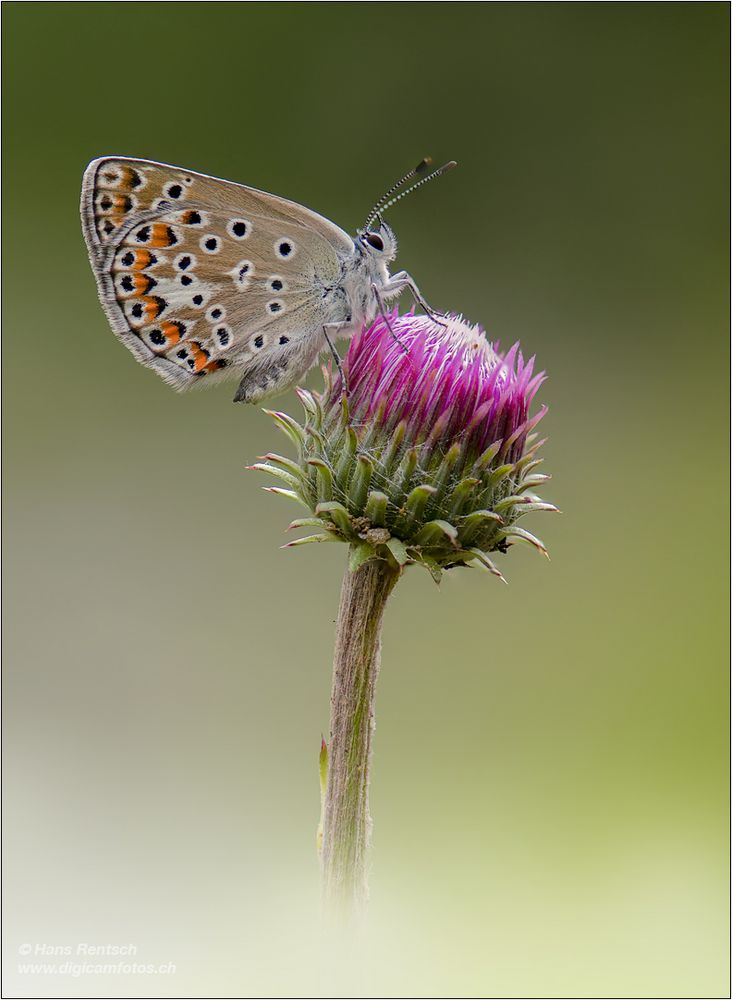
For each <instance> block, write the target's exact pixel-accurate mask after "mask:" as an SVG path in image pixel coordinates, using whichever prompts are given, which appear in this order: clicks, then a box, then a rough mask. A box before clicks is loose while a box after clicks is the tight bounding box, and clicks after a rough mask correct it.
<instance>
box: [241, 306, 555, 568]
mask: <svg viewBox="0 0 732 1000" xmlns="http://www.w3.org/2000/svg"><path fill="white" fill-rule="evenodd" d="M445 322H446V325H443V324H441V323H438V322H436V321H435V320H432V319H430V318H429V317H426V316H425V317H422V316H419V317H418V316H414V315H411V314H410V315H406V316H402V317H398V316H397V315H396V313H393V314H392V315H391V317H390V320H389V324H388V325H387V322H386V321H385V320H384V319H378V320H377V321H376V322H375V323H373V325H372V326H371V327H369V328H368V329H366V330H364V331H363V332H362V333H361V334H360V335H358V336H356V337H355V338H354V339H353V340H352V341H351V345H350V348H349V351H348V355H347V358H346V360H345V364H344V368H345V371H346V373H347V374H346V380H347V392H346V393H344V392H343V386H342V383H341V376H340V374H339V373H335V375H333V373H332V370H331V369H326V370H325V379H326V386H325V391H324V392H323V393H322V394H315V393H310V392H308V391H306V390H304V389H299V390H298V394H299V396H300V399H301V401H302V404H303V408H304V410H305V420H304V422H303V423H302V424H300V423H297V422H296V421H295V420H293V418H292V417H290V416H288V415H287V414H285V413H279V412H274V413H272V416H273V418H274V419H275V420H276V422H277V423H278V424H279V425H280V427H281V428H282V429H283V430H284V431H285V432H286V433H287V434H288V436H289V437H290V438H291V440H292V442H293V443H294V444H295V446H296V448H297V460H296V461H294V462H293V461H292V460H290V459H288V458H283V457H282V456H279V455H273V454H269V455H266V456H265V462H264V463H259V464H257V465H255V466H252V468H255V469H260V470H262V471H266V472H270V473H272V474H273V475H275V476H278V477H279V478H280V479H283V480H284V481H285V483H286V484H287V488H286V489H281V488H271V492H274V493H279V494H280V495H284V496H289V497H291V498H292V499H294V500H298V501H299V502H300V503H302V504H303V505H304V506H305V507H307V508H308V510H309V511H310V513H311V515H312V516H311V517H308V518H301V519H298V520H296V521H293V523H292V525H291V527H293V528H298V527H316V528H318V529H319V530H318V531H317V532H316V533H314V534H310V535H307V536H306V537H304V538H299V539H297V540H296V541H294V542H290V543H289V545H290V546H294V545H303V544H306V543H310V542H321V541H331V540H340V541H343V542H347V543H349V544H350V545H351V556H350V568H351V569H352V570H353V569H356V568H357V567H358V566H359V565H361V564H362V563H363V562H365V561H366V560H368V559H373V558H377V559H383V560H387V561H388V562H390V563H391V564H392V565H394V566H397V567H403V566H405V565H409V564H417V565H421V566H424V567H425V568H426V569H428V570H429V572H430V573H431V574H432V576H433V578H434V579H435V580H436V581H438V582H439V580H440V577H441V574H442V572H443V570H445V569H449V568H452V567H454V566H459V565H463V564H474V565H476V564H477V565H479V566H482V567H483V568H485V569H487V570H489V571H490V572H491V573H493V574H495V575H496V576H499V577H501V573H500V572H499V570H498V569H497V567H496V565H495V562H494V560H493V559H492V558H491V554H493V553H495V552H505V551H506V550H507V549H508V547H509V546H510V545H512V544H514V543H515V542H519V541H521V542H528V543H530V544H531V545H533V546H534V547H535V548H537V549H538V550H539V551H540V552H542V553H544V554H546V549H545V547H544V545H543V543H542V542H541V541H540V540H539V539H538V538H536V537H535V536H534V535H533V534H531V533H530V532H529V531H526V530H525V529H524V528H523V527H520V526H519V525H518V524H517V523H516V522H517V521H518V520H519V518H520V517H522V516H523V515H524V514H527V513H529V512H530V511H540V510H549V511H554V510H556V507H554V506H553V505H552V504H549V503H545V502H544V501H543V500H542V499H541V498H540V497H539V496H537V495H536V493H535V492H534V489H535V488H536V487H538V486H539V485H540V484H542V483H543V482H544V481H545V480H547V479H548V478H549V477H548V476H545V475H541V474H540V473H537V472H536V471H534V470H535V469H536V467H537V465H538V464H539V463H540V461H541V459H538V458H537V457H536V452H537V450H538V448H539V447H540V445H541V444H542V442H541V441H537V440H536V435H535V434H533V430H534V428H535V427H536V425H537V424H538V422H539V421H540V420H541V418H542V417H543V416H544V413H545V412H546V407H542V408H541V409H540V410H539V411H538V412H537V413H536V414H535V415H534V416H530V415H529V409H530V406H531V403H532V400H533V398H534V395H535V394H536V391H537V389H538V388H539V386H540V385H541V383H542V381H543V380H544V374H543V372H540V373H538V374H534V370H533V369H534V359H533V358H532V359H531V360H529V361H528V362H526V361H524V358H523V356H522V354H521V352H520V351H519V349H518V345H517V344H515V345H514V346H513V347H512V348H511V349H510V350H509V351H508V352H507V354H506V355H505V356H502V355H501V354H500V353H499V352H498V350H497V349H496V347H495V346H494V345H492V344H490V343H489V342H488V340H486V338H485V335H484V333H483V331H482V330H481V329H480V328H479V327H475V326H471V325H469V324H468V323H466V322H465V321H464V320H463V319H462V317H459V316H450V317H447V319H446V321H445ZM390 328H391V330H390Z"/></svg>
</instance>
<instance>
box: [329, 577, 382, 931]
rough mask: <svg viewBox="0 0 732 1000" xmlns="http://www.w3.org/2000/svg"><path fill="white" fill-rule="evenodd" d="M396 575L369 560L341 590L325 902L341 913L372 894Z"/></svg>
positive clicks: (337, 631)
mask: <svg viewBox="0 0 732 1000" xmlns="http://www.w3.org/2000/svg"><path fill="white" fill-rule="evenodd" d="M398 579H399V570H398V569H396V568H393V567H392V566H391V565H390V564H389V563H387V562H386V561H385V560H381V559H369V560H368V562H365V563H363V564H362V565H361V566H359V568H358V569H357V570H355V571H353V572H351V571H350V570H346V575H345V577H344V578H343V586H342V588H341V600H340V607H339V609H338V620H337V624H336V643H335V654H334V657H333V687H332V693H331V699H330V710H331V714H330V741H329V746H328V780H327V787H326V793H325V809H324V823H323V844H322V854H321V863H322V879H323V897H324V901H325V904H326V907H327V908H328V909H329V910H330V911H331V912H332V913H335V914H337V915H339V916H348V915H349V914H351V913H352V912H354V911H355V910H357V909H358V908H359V907H360V906H361V904H363V903H364V902H365V900H366V897H367V893H368V887H367V853H368V846H369V839H370V831H371V818H370V816H369V802H368V791H369V769H370V758H371V737H372V733H373V730H374V699H375V694H376V678H377V676H378V672H379V661H380V658H381V622H382V618H383V614H384V608H385V606H386V602H387V600H388V597H389V595H390V593H391V591H392V590H393V588H394V585H395V584H396V582H397V580H398Z"/></svg>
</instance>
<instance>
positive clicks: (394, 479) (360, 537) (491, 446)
mask: <svg viewBox="0 0 732 1000" xmlns="http://www.w3.org/2000/svg"><path fill="white" fill-rule="evenodd" d="M344 369H345V373H346V382H347V385H346V386H344V385H343V381H342V377H341V374H340V373H334V372H333V370H332V367H331V368H327V369H325V371H324V375H325V390H324V391H323V392H322V393H319V394H318V393H311V392H307V391H306V390H304V389H298V393H299V396H300V400H301V402H302V405H303V408H304V410H305V419H304V421H303V423H298V422H297V421H296V420H294V419H293V418H292V417H291V416H289V415H288V414H286V413H281V412H273V413H271V415H272V417H274V419H275V420H276V422H277V423H278V424H279V426H280V427H281V428H282V429H283V430H284V431H285V433H286V434H287V435H288V437H289V438H290V440H291V441H292V443H293V444H294V445H295V448H296V450H297V456H296V458H295V459H294V460H293V459H290V458H284V457H282V456H280V455H273V454H269V455H266V456H264V461H263V462H260V463H258V464H257V465H254V466H251V468H254V469H259V470H262V471H265V472H268V473H271V474H273V475H275V476H278V477H279V478H280V479H281V480H284V486H281V487H279V486H278V487H267V488H268V489H269V490H270V491H271V492H272V493H277V494H280V495H282V496H286V497H289V498H291V499H293V500H296V501H298V502H299V503H301V504H303V505H304V506H305V507H306V508H307V509H308V511H309V512H310V516H308V517H305V518H299V519H298V520H296V521H293V522H292V524H291V526H290V527H292V528H305V527H314V528H317V529H318V530H317V531H316V532H314V533H313V534H310V535H307V536H305V537H304V538H298V539H296V540H295V541H293V542H290V543H289V545H290V546H293V545H304V544H306V543H310V542H325V541H342V542H346V543H348V545H349V546H350V550H349V567H348V570H347V571H346V574H345V577H344V580H343V587H342V589H341V599H340V606H339V609H338V618H337V622H336V643H335V654H334V664H333V686H332V693H331V716H330V734H329V740H328V745H327V751H326V745H325V742H323V743H322V745H321V756H320V775H321V789H322V785H323V780H325V792H324V796H323V798H322V812H321V825H320V826H319V829H318V845H319V853H320V857H321V867H322V875H323V891H324V897H325V900H326V902H327V903H328V904H329V906H330V907H331V908H332V909H334V911H335V912H336V913H338V914H339V915H341V914H343V913H346V914H348V913H350V912H351V911H352V910H353V909H354V907H355V906H357V904H358V903H360V902H362V901H363V900H364V899H365V897H366V894H367V884H366V872H367V860H366V859H367V850H368V840H369V831H370V827H371V823H370V817H369V808H368V788H369V772H370V758H371V739H372V734H373V725H374V722H373V720H374V703H375V701H374V699H375V689H376V678H377V675H378V670H379V662H380V655H381V622H382V618H383V614H384V609H385V607H386V603H387V601H388V598H389V595H390V594H391V591H392V589H393V587H394V586H395V584H396V582H397V580H398V579H399V577H400V576H401V574H402V572H403V570H404V567H405V566H408V565H410V564H415V565H419V566H424V567H425V568H426V569H427V570H428V571H429V572H430V573H431V574H432V576H433V578H434V579H435V580H436V581H438V582H439V580H440V577H441V575H442V573H443V571H444V570H447V569H450V568H452V567H455V566H460V565H465V564H477V565H479V566H482V567H484V568H485V569H487V570H489V571H490V572H491V573H494V574H495V575H497V576H499V577H501V574H500V572H499V570H498V569H497V568H496V565H495V563H494V561H493V559H492V558H491V556H492V555H493V554H494V553H496V552H505V551H506V550H507V549H508V547H509V546H510V545H512V544H514V542H517V541H522V542H529V543H530V544H531V545H533V546H535V547H536V548H537V549H539V551H540V552H543V553H545V554H546V549H545V548H544V545H543V543H542V542H540V541H539V539H538V538H536V537H535V536H534V535H532V534H531V533H530V532H528V531H526V530H525V529H524V528H523V527H520V526H519V525H518V524H517V523H516V522H517V521H518V519H519V518H520V517H521V516H522V515H523V514H526V513H528V512H529V511H537V510H556V508H555V507H553V506H552V504H549V503H545V502H544V501H543V500H541V499H540V498H539V497H538V496H537V495H536V494H535V493H534V492H533V490H534V488H535V487H537V486H539V485H540V484H541V483H543V482H544V481H545V480H546V479H548V478H549V477H548V476H545V475H541V474H540V473H538V472H536V471H534V470H535V469H536V466H537V465H538V464H539V462H540V459H538V458H537V457H536V452H537V450H538V448H539V447H540V445H541V443H542V442H541V441H537V440H536V435H535V434H534V428H535V427H536V425H537V424H538V422H539V421H540V420H541V418H542V417H543V415H544V412H545V408H544V407H542V408H541V409H540V410H539V411H538V412H537V413H536V414H535V415H534V416H530V414H529V410H530V407H531V403H532V400H533V398H534V395H535V394H536V391H537V389H538V388H539V386H540V385H541V383H542V381H543V378H544V375H543V373H538V374H534V370H533V369H534V362H533V358H532V359H531V360H530V361H528V362H525V361H524V358H523V356H522V355H521V353H520V351H519V349H518V345H514V347H512V348H511V349H510V350H509V351H508V352H507V354H506V355H505V356H504V355H501V354H500V353H499V352H498V350H497V348H496V347H495V346H493V345H492V344H490V343H489V342H488V341H487V340H486V338H485V336H484V334H483V331H482V330H481V329H480V328H479V327H474V326H470V325H469V324H468V323H466V322H465V321H464V320H463V319H462V318H461V317H459V316H450V317H447V318H446V321H445V322H437V321H435V320H433V319H430V318H427V317H417V316H414V315H411V314H410V315H407V316H402V317H399V316H398V315H397V314H396V312H394V313H393V314H392V315H391V316H390V318H389V320H388V321H387V320H385V319H379V320H377V321H376V322H375V323H373V325H372V326H371V327H369V328H368V329H366V330H364V331H363V332H362V333H360V334H359V335H358V336H356V337H355V338H354V339H353V340H352V341H351V344H350V348H349V351H348V355H347V357H346V360H345V364H344ZM268 412H269V411H268ZM501 579H502V577H501Z"/></svg>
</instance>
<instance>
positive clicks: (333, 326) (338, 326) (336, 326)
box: [323, 323, 350, 396]
mask: <svg viewBox="0 0 732 1000" xmlns="http://www.w3.org/2000/svg"><path fill="white" fill-rule="evenodd" d="M347 326H350V324H349V323H324V324H323V336H324V337H325V342H326V344H327V345H328V347H329V348H330V353H331V354H332V355H333V360H334V361H335V363H336V368H337V369H338V373H339V375H340V376H341V395H342V396H348V382H346V374H345V372H344V371H343V365H342V364H341V356H340V354H339V353H338V351H337V350H336V347H335V344H334V343H333V341H332V340H331V339H330V336H329V334H328V330H330V331H331V333H333V334H334V336H336V337H337V336H338V334H339V333H340V332H341V330H344V329H345V328H346V327H347Z"/></svg>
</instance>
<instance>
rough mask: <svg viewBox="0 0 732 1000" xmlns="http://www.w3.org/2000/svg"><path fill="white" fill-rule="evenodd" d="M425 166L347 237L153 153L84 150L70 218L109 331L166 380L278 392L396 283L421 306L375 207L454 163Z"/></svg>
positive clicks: (241, 394) (389, 295) (252, 395)
mask: <svg viewBox="0 0 732 1000" xmlns="http://www.w3.org/2000/svg"><path fill="white" fill-rule="evenodd" d="M429 163H430V161H429V160H428V159H425V160H423V161H422V162H421V163H420V164H419V165H418V166H417V167H416V168H415V169H414V170H410V171H409V172H408V173H406V174H405V175H404V176H403V177H401V178H400V179H399V180H398V181H397V183H396V184H394V185H392V187H391V188H389V190H388V191H387V192H386V194H384V195H383V196H382V197H381V198H380V199H379V200H378V201H377V203H376V205H374V207H373V209H372V210H371V212H370V213H369V215H368V218H367V220H366V223H365V224H364V226H363V227H362V228H361V229H359V230H358V232H357V234H356V237H355V238H351V237H350V236H349V235H348V234H347V233H346V232H345V231H344V230H343V229H341V228H340V227H339V226H337V225H335V224H334V223H333V222H330V221H329V220H328V219H326V218H324V217H323V216H321V215H318V214H317V213H315V212H313V211H311V210H310V209H308V208H305V207H304V206H303V205H298V204H296V203H295V202H292V201H287V200H286V199H284V198H279V197H277V196H276V195H272V194H267V193H266V192H264V191H258V190H257V189H255V188H252V187H247V186H245V185H243V184H235V183H233V182H231V181H226V180H220V179H219V178H216V177H209V176H207V175H206V174H200V173H195V172H194V171H192V170H185V169H183V168H181V167H172V166H169V165H167V164H164V163H156V162H154V161H151V160H137V159H131V158H128V157H117V156H104V157H101V158H99V159H96V160H93V161H92V162H91V163H90V164H89V166H88V167H87V169H86V171H85V173H84V180H83V184H82V193H81V218H82V226H83V231H84V236H85V239H86V244H87V248H88V251H89V260H90V262H91V266H92V269H93V271H94V275H95V277H96V281H97V288H98V292H99V298H100V300H101V303H102V306H103V307H104V310H105V312H106V314H107V317H108V319H109V322H110V324H111V326H112V329H113V330H114V332H115V333H116V335H117V336H118V337H119V339H120V340H121V341H122V343H123V344H125V346H126V347H128V348H129V350H130V351H131V352H132V353H133V355H134V356H135V357H136V358H137V360H138V361H140V362H141V363H142V364H143V365H145V366H146V367H148V368H152V369H153V370H154V371H156V372H157V373H158V374H159V375H160V376H161V378H163V379H164V381H165V382H167V383H168V384H169V385H171V386H172V387H173V388H174V389H177V390H185V389H188V388H190V387H192V386H194V385H199V384H208V383H211V382H213V381H220V380H223V379H229V378H232V377H235V378H237V379H239V386H238V388H237V390H236V395H235V396H234V401H235V402H251V403H256V402H259V401H260V400H262V399H265V398H266V397H268V396H272V395H275V394H277V393H280V392H283V391H285V390H286V389H288V388H290V387H291V386H293V385H294V384H295V383H296V382H297V381H298V380H299V379H301V378H302V376H303V375H304V374H305V373H306V372H307V371H308V370H309V369H310V368H311V367H312V366H313V365H314V364H315V363H316V361H317V359H318V356H319V355H320V354H321V352H322V351H323V350H325V349H327V348H330V350H331V351H333V353H334V354H335V357H336V362H337V363H338V364H339V365H340V361H339V358H338V355H337V353H335V348H334V346H333V340H334V339H335V338H338V337H344V336H345V337H348V336H350V335H352V334H353V333H354V332H355V331H357V330H359V329H360V328H361V327H362V326H363V325H364V324H366V323H369V322H370V321H371V320H373V319H374V318H375V317H376V316H377V314H379V313H381V314H382V315H384V316H386V313H385V303H386V302H387V301H389V300H391V299H393V298H394V297H396V296H398V295H399V294H400V293H401V292H402V291H404V289H409V290H410V291H411V293H412V295H413V297H414V298H415V301H416V302H418V303H419V304H420V305H421V306H422V307H423V308H424V309H425V310H426V311H427V312H429V313H430V315H432V311H431V310H430V309H429V307H428V306H427V304H426V303H425V301H424V299H423V298H422V296H421V294H420V292H419V289H418V288H417V286H416V284H415V283H414V281H413V279H412V277H411V276H410V275H409V274H408V273H407V272H406V271H399V272H397V273H395V274H390V273H389V264H390V263H391V261H392V260H393V259H394V257H395V256H396V252H397V242H396V238H395V236H394V232H393V231H392V229H390V227H389V226H388V225H387V224H386V223H385V222H384V220H383V218H382V213H383V212H384V211H386V209H388V208H390V207H391V205H393V204H395V203H396V202H397V201H399V200H400V199H401V198H403V197H404V196H405V195H406V194H408V193H409V192H410V191H413V190H415V189H416V188H418V187H421V186H422V185H423V184H425V183H426V182H427V181H429V180H432V178H434V177H438V176H440V175H441V174H443V173H445V172H446V171H447V170H449V169H450V168H451V167H453V166H455V163H454V161H451V162H450V163H447V164H445V165H444V166H442V167H440V168H438V169H437V170H434V171H432V172H431V173H430V172H429ZM410 182H411V183H410ZM407 184H409V185H410V186H408V187H405V185H407ZM387 322H388V320H387Z"/></svg>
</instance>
